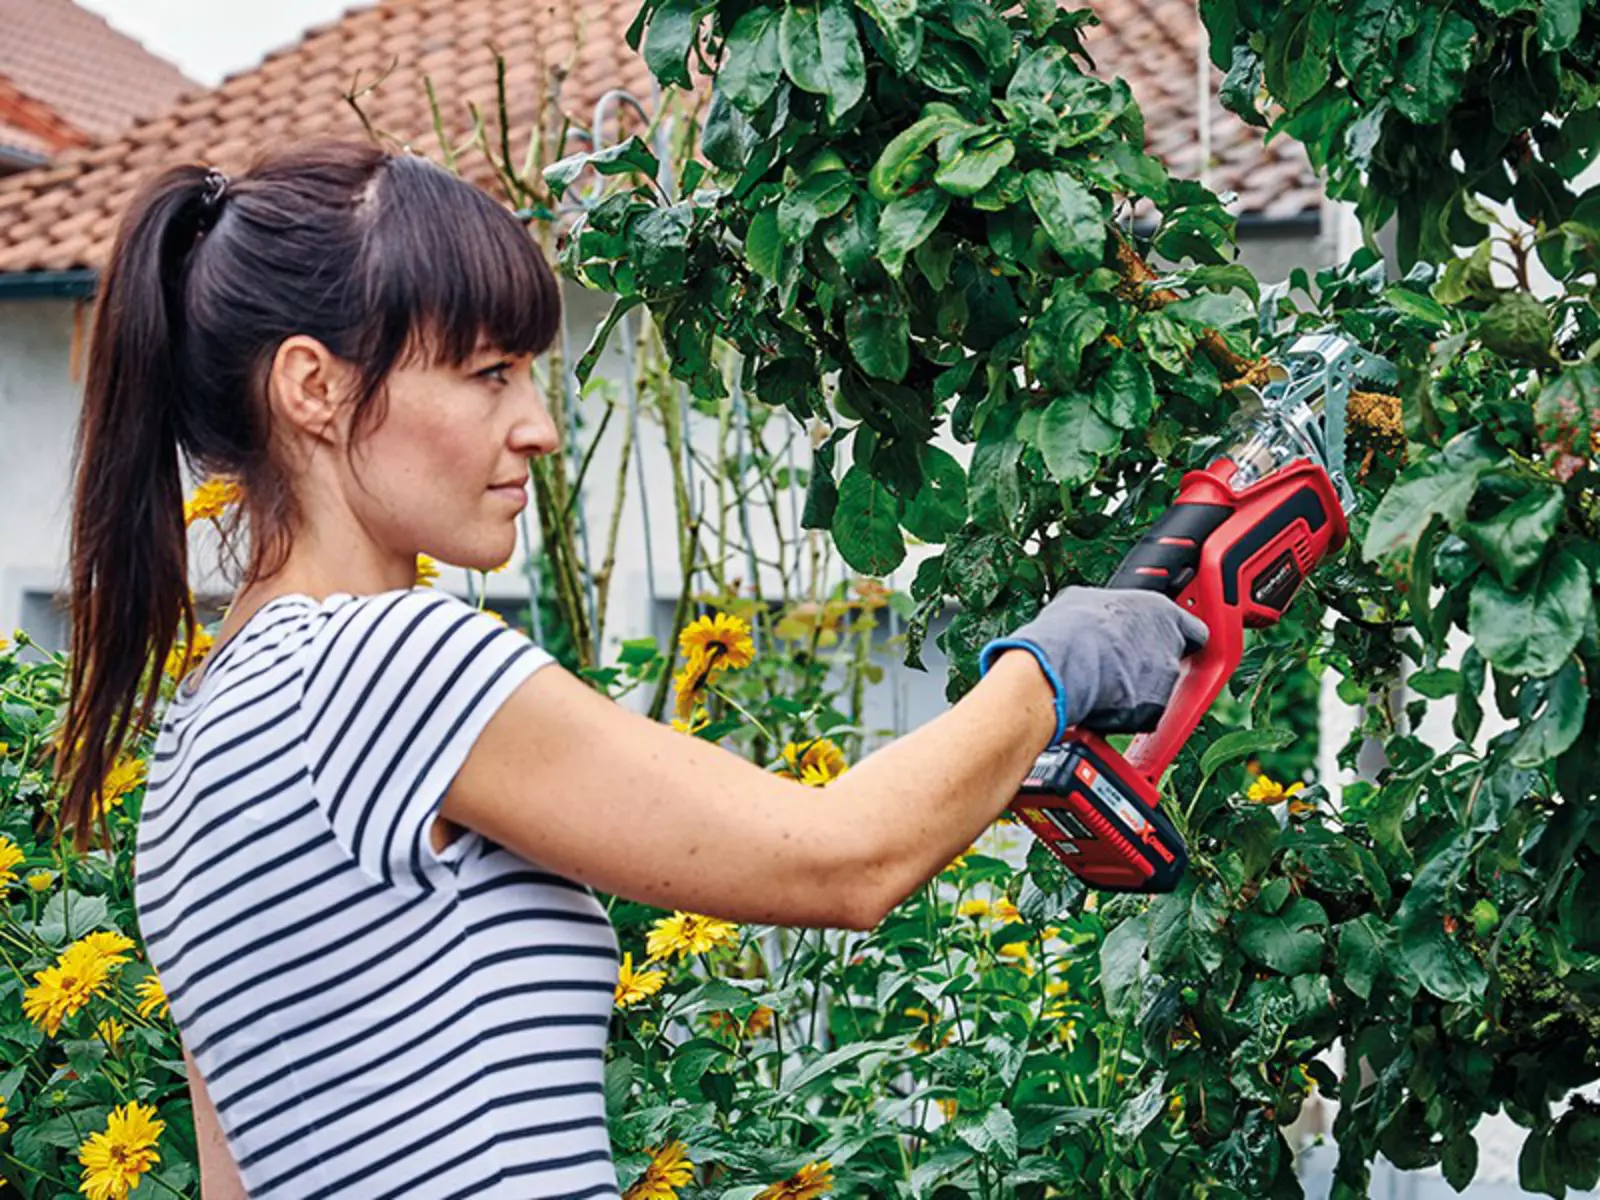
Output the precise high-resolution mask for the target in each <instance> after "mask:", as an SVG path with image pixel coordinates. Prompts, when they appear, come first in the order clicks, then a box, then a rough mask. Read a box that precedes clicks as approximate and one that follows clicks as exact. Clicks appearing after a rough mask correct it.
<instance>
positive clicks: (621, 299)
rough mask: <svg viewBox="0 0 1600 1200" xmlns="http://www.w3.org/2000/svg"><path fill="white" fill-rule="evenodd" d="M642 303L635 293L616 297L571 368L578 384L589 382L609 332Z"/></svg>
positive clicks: (609, 335) (608, 337)
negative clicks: (576, 362)
mask: <svg viewBox="0 0 1600 1200" xmlns="http://www.w3.org/2000/svg"><path fill="white" fill-rule="evenodd" d="M643 303H644V297H643V296H641V295H640V294H639V293H637V292H634V293H631V294H630V295H627V296H618V297H617V299H616V303H614V304H612V306H611V311H610V312H608V313H607V314H606V319H605V320H604V321H601V322H600V326H599V328H598V329H596V330H595V331H594V337H592V338H590V339H589V345H588V348H587V349H585V350H584V352H583V355H582V356H581V357H580V358H579V359H578V364H577V366H575V367H574V368H573V373H574V374H575V375H576V376H577V378H578V383H579V384H584V383H587V382H589V376H590V375H592V374H594V368H595V364H596V363H598V362H599V361H600V355H601V354H602V353H604V351H605V348H606V342H608V341H609V340H610V339H611V331H612V330H613V329H615V328H616V327H617V324H618V323H619V322H620V321H621V320H622V318H623V317H625V316H627V315H628V312H629V310H631V309H634V308H637V307H639V305H641V304H643Z"/></svg>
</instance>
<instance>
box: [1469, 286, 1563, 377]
mask: <svg viewBox="0 0 1600 1200" xmlns="http://www.w3.org/2000/svg"><path fill="white" fill-rule="evenodd" d="M1554 335H1555V334H1554V330H1553V329H1552V327H1551V325H1550V310H1549V309H1547V308H1546V307H1545V306H1544V301H1542V300H1540V299H1538V298H1537V297H1534V296H1530V295H1529V294H1528V293H1527V292H1507V293H1506V294H1505V295H1503V296H1501V297H1500V298H1499V299H1498V300H1496V301H1495V302H1494V303H1493V304H1492V305H1491V306H1490V307H1489V311H1488V312H1486V313H1484V314H1483V316H1482V318H1481V319H1480V320H1479V321H1478V340H1479V341H1481V342H1482V343H1483V344H1484V345H1485V346H1486V347H1488V348H1489V349H1490V350H1493V351H1494V352H1495V353H1496V354H1502V355H1504V356H1505V357H1507V358H1509V359H1512V360H1513V361H1516V362H1524V363H1528V364H1530V365H1532V366H1539V365H1542V364H1544V363H1547V362H1549V361H1550V360H1551V356H1552V352H1551V349H1550V339H1551V338H1552V337H1554Z"/></svg>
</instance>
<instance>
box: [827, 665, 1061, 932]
mask: <svg viewBox="0 0 1600 1200" xmlns="http://www.w3.org/2000/svg"><path fill="white" fill-rule="evenodd" d="M1055 729H1056V713H1055V701H1054V693H1053V691H1052V690H1051V687H1050V684H1049V682H1048V681H1047V680H1046V679H1045V676H1044V672H1043V671H1041V670H1040V669H1039V664H1038V662H1037V661H1035V659H1034V658H1033V656H1032V655H1031V654H1029V653H1028V652H1027V651H1025V650H1008V651H1006V652H1005V653H1004V654H1002V655H1000V657H999V658H998V659H996V660H995V662H994V665H993V666H992V667H990V669H989V672H988V674H987V675H985V676H984V677H983V678H982V679H980V680H979V681H978V683H977V684H976V685H975V686H974V687H973V688H972V690H971V691H970V692H968V693H967V694H966V695H965V696H963V697H962V698H961V699H960V700H959V701H958V702H957V703H956V704H954V705H952V706H951V707H950V708H949V709H947V710H946V711H945V712H942V713H940V714H939V715H938V716H937V717H935V718H934V719H933V720H932V721H929V722H928V723H927V724H926V725H922V726H919V727H918V728H917V729H914V730H913V731H912V732H910V733H908V734H906V735H905V736H904V737H901V738H897V739H896V740H895V741H893V742H891V743H889V744H888V745H887V746H884V747H883V748H881V749H879V750H877V751H875V752H874V753H872V754H869V755H868V756H867V757H866V758H864V759H862V760H861V762H860V763H858V764H856V765H855V766H854V767H852V768H851V769H850V770H849V771H847V772H846V773H845V774H843V775H841V776H840V777H839V778H838V779H836V780H834V781H833V782H832V783H830V784H829V785H828V791H829V792H830V793H833V794H835V795H836V796H837V797H838V798H839V799H840V800H841V801H842V802H843V807H844V808H845V809H846V811H848V812H851V813H855V814H858V816H857V818H856V819H857V820H858V821H859V822H860V824H859V825H858V826H857V832H858V833H859V834H860V835H861V837H862V839H863V841H864V843H865V844H864V848H863V853H862V858H863V859H864V861H865V863H866V866H865V868H864V870H865V877H864V878H863V879H861V880H860V884H861V886H862V888H863V890H864V891H865V893H866V895H867V896H869V897H870V898H872V901H873V903H872V904H871V906H870V910H869V911H871V912H872V913H873V914H875V915H877V916H880V917H881V916H882V915H883V914H885V913H887V912H888V911H889V910H890V909H892V908H893V907H894V906H895V905H897V904H899V903H900V901H902V900H904V899H905V898H906V897H907V896H909V895H910V894H911V893H912V892H914V891H915V890H916V889H917V888H919V887H920V886H922V884H924V883H926V882H927V881H928V880H929V879H930V878H932V877H933V876H934V875H936V874H938V873H939V872H940V871H941V870H943V869H944V868H945V867H946V866H947V865H949V863H950V861H951V860H952V859H954V858H955V857H956V856H957V855H958V854H960V853H961V852H962V851H963V850H965V849H966V848H967V847H968V846H970V845H971V844H972V842H973V840H974V839H975V838H976V837H977V836H978V835H979V834H980V833H982V832H983V831H984V830H985V829H987V828H988V827H989V825H990V824H991V823H992V822H993V821H994V819H995V817H997V816H998V815H999V814H1000V813H1001V812H1003V811H1004V810H1005V807H1006V805H1007V804H1009V803H1010V802H1011V800H1012V798H1013V797H1014V796H1015V795H1016V794H1017V788H1018V786H1019V785H1020V784H1021V782H1022V780H1023V778H1024V776H1026V775H1027V773H1028V770H1029V768H1031V767H1032V766H1033V762H1034V759H1035V758H1037V757H1038V755H1039V753H1040V752H1041V751H1042V750H1044V748H1045V747H1046V746H1047V745H1049V742H1050V738H1051V736H1052V735H1053V734H1054V733H1055Z"/></svg>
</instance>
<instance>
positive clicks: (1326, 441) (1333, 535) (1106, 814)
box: [1010, 333, 1394, 892]
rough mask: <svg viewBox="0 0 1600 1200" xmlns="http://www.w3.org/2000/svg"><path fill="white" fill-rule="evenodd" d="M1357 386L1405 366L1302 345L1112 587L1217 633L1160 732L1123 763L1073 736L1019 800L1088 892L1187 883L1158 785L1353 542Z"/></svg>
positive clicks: (1312, 339) (1191, 476) (1091, 737)
mask: <svg viewBox="0 0 1600 1200" xmlns="http://www.w3.org/2000/svg"><path fill="white" fill-rule="evenodd" d="M1358 379H1361V380H1368V381H1371V382H1374V383H1377V384H1380V385H1382V384H1387V383H1392V382H1393V380H1394V368H1393V366H1392V365H1391V364H1390V363H1388V362H1387V361H1386V360H1384V359H1382V358H1379V357H1378V356H1376V355H1373V354H1369V353H1368V352H1367V351H1365V350H1363V349H1361V348H1360V347H1358V346H1356V345H1354V344H1352V343H1351V342H1349V341H1348V340H1346V339H1345V338H1343V337H1340V336H1338V335H1337V334H1330V333H1321V334H1313V335H1307V336H1303V337H1301V338H1299V339H1298V340H1296V341H1295V342H1294V344H1293V345H1292V346H1291V347H1290V348H1289V351H1288V353H1287V355H1286V356H1285V359H1284V362H1283V364H1282V365H1277V364H1275V365H1274V368H1273V370H1272V377H1271V379H1270V382H1269V383H1268V384H1267V385H1266V387H1264V388H1262V389H1261V390H1259V391H1257V390H1255V389H1249V390H1248V391H1247V393H1246V395H1245V397H1244V403H1243V406H1242V407H1241V410H1240V414H1239V419H1238V420H1237V422H1236V428H1237V431H1238V434H1239V436H1238V437H1237V438H1236V439H1235V441H1234V444H1233V446H1232V447H1231V448H1229V449H1227V450H1225V451H1223V452H1222V453H1220V454H1218V455H1217V457H1216V458H1214V459H1212V460H1211V462H1210V464H1209V465H1207V466H1206V467H1205V469H1204V470H1198V471H1190V472H1189V473H1188V474H1186V475H1185V476H1184V477H1183V479H1182V481H1181V482H1180V484H1179V487H1178V497H1177V499H1176V500H1175V501H1174V502H1173V505H1172V507H1171V508H1170V509H1169V510H1168V511H1167V512H1166V513H1165V514H1164V515H1163V516H1162V517H1161V519H1160V520H1159V521H1157V522H1156V523H1155V525H1154V526H1153V527H1152V528H1151V529H1150V531H1149V532H1148V533H1146V534H1145V536H1144V537H1143V538H1142V539H1141V540H1140V542H1139V544H1138V545H1137V546H1135V547H1134V548H1133V550H1132V552H1130V553H1129V555H1128V557H1127V558H1126V559H1124V560H1123V562H1122V565H1121V566H1120V567H1118V568H1117V572H1116V574H1115V575H1113V576H1112V577H1111V580H1110V582H1109V583H1108V585H1107V586H1109V587H1119V588H1142V589H1146V590H1152V591H1159V592H1164V593H1165V594H1166V595H1167V596H1169V597H1171V598H1172V599H1173V600H1175V601H1176V602H1177V603H1179V604H1181V605H1184V606H1185V607H1186V608H1188V609H1189V610H1190V611H1191V612H1193V613H1194V614H1195V615H1196V616H1198V617H1199V618H1200V619H1201V620H1202V621H1204V622H1205V623H1206V626H1207V627H1208V628H1209V629H1210V631H1211V636H1210V639H1209V640H1208V641H1207V642H1206V645H1205V648H1204V649H1203V650H1201V651H1199V652H1198V653H1196V654H1194V655H1191V656H1190V657H1189V658H1186V659H1185V660H1184V662H1183V668H1182V672H1181V674H1180V675H1179V678H1178V683H1177V685H1176V687H1175V688H1174V689H1173V692H1172V698H1171V699H1170V700H1169V701H1168V703H1167V707H1166V710H1165V711H1164V712H1163V713H1162V716H1161V719H1160V722H1159V723H1158V724H1157V725H1156V727H1155V728H1154V729H1153V730H1151V731H1149V732H1147V733H1141V734H1139V735H1138V736H1136V737H1135V738H1134V739H1133V741H1132V742H1131V743H1130V744H1129V746H1128V749H1127V752H1126V753H1124V754H1119V753H1118V752H1117V751H1116V750H1115V749H1113V748H1112V747H1111V745H1110V744H1109V743H1107V742H1106V740H1105V739H1104V738H1102V737H1100V736H1099V735H1098V734H1096V733H1094V732H1092V731H1090V730H1088V729H1085V728H1082V727H1079V728H1075V729H1071V730H1068V731H1067V733H1066V735H1065V736H1064V737H1063V739H1062V740H1061V741H1060V742H1059V743H1057V744H1056V745H1054V746H1052V747H1051V748H1050V749H1048V750H1046V751H1045V752H1044V753H1043V754H1041V755H1040V756H1039V757H1038V759H1037V760H1036V761H1035V762H1034V765H1033V769H1032V770H1031V771H1029V772H1028V777H1027V779H1026V780H1024V781H1023V785H1022V790H1021V791H1020V792H1019V793H1018V795H1017V797H1016V799H1015V800H1013V801H1012V802H1011V805H1010V808H1011V811H1013V812H1014V813H1016V815H1017V816H1018V817H1019V818H1020V819H1021V820H1022V822H1023V823H1024V824H1026V825H1027V826H1028V828H1029V829H1030V830H1032V831H1033V833H1034V834H1035V835H1036V836H1037V837H1038V838H1039V839H1040V840H1041V841H1043V842H1044V844H1045V847H1046V848H1047V849H1048V850H1049V851H1050V852H1051V853H1052V854H1054V855H1055V856H1056V858H1058V859H1060V860H1061V861H1062V862H1063V863H1064V864H1066V866H1067V867H1068V869H1069V870H1071V871H1072V872H1073V873H1074V874H1075V875H1077V876H1078V877H1079V878H1081V879H1082V880H1083V881H1084V882H1085V883H1087V884H1089V885H1090V886H1091V887H1097V888H1102V889H1105V890H1107V891H1117V892H1168V891H1171V890H1172V889H1173V888H1174V887H1176V886H1177V883H1178V880H1179V878H1181V877H1182V875H1183V871H1184V867H1185V866H1186V865H1187V864H1188V854H1187V852H1186V851H1185V849H1184V845H1183V839H1182V838H1181V837H1180V836H1179V835H1178V831H1177V829H1176V828H1174V827H1173V824H1172V822H1171V821H1170V820H1168V819H1167V817H1166V815H1165V814H1164V813H1162V811H1161V809H1160V793H1159V792H1158V790H1157V788H1158V785H1159V783H1160V781H1161V777H1162V775H1163V774H1165V772H1166V770H1167V768H1168V767H1169V766H1171V765H1172V761H1173V760H1174V759H1175V758H1176V757H1177V756H1178V751H1179V750H1181V749H1182V748H1183V744H1184V743H1185V742H1186V741H1187V740H1188V739H1189V735H1190V734H1192V733H1193V732H1194V731H1195V728H1196V727H1197V726H1198V725H1199V724H1200V718H1201V717H1203V716H1204V715H1205V713H1206V710H1207V709H1209V708H1210V707H1211V705H1212V702H1213V701H1215V700H1216V698H1217V696H1218V694H1219V693H1221V691H1222V688H1223V686H1224V685H1225V684H1226V683H1227V682H1228V679H1229V677H1230V676H1232V674H1233V672H1234V670H1235V669H1236V668H1237V667H1238V666H1239V659H1240V656H1241V655H1242V654H1243V652H1244V631H1245V629H1246V628H1247V627H1249V628H1260V627H1262V626H1267V625H1273V624H1276V623H1277V621H1278V619H1279V618H1280V617H1282V616H1283V613H1284V610H1285V609H1286V608H1288V606H1289V602H1290V600H1292V599H1293V598H1294V594H1295V592H1296V590H1297V589H1298V588H1299V586H1300V582H1301V580H1303V579H1304V578H1305V577H1306V576H1307V575H1308V574H1310V572H1311V571H1312V570H1313V569H1315V567H1316V566H1317V564H1318V563H1320V562H1321V561H1322V560H1323V559H1324V558H1327V557H1328V556H1329V555H1331V554H1333V553H1334V552H1336V551H1337V550H1338V549H1339V548H1340V547H1341V546H1343V545H1344V542H1345V538H1346V537H1347V535H1348V532H1349V526H1348V524H1347V521H1346V518H1347V516H1348V514H1349V513H1350V512H1351V511H1352V510H1353V509H1354V507H1355V497H1354V493H1353V492H1352V491H1351V490H1350V487H1349V484H1348V483H1347V482H1346V480H1345V477H1344V433H1345V405H1346V401H1347V399H1348V397H1349V394H1350V390H1351V387H1352V384H1353V383H1354V382H1355V381H1356V380H1358ZM1068 682H1069V684H1070V680H1069V681H1068Z"/></svg>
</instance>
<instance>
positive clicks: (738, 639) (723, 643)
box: [678, 612, 756, 675]
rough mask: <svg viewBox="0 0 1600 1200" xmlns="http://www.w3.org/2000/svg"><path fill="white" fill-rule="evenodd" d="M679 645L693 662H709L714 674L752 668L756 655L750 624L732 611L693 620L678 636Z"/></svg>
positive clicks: (685, 656) (702, 663)
mask: <svg viewBox="0 0 1600 1200" xmlns="http://www.w3.org/2000/svg"><path fill="white" fill-rule="evenodd" d="M678 647H679V649H680V650H682V651H683V656H684V658H686V659H688V660H689V661H690V662H695V663H699V664H700V665H701V666H707V665H709V666H710V668H711V672H712V674H713V675H715V674H717V673H719V672H721V671H725V670H739V669H740V668H742V667H748V666H749V665H750V664H751V663H752V662H753V661H755V656H756V646H755V642H754V640H752V638H751V636H750V626H749V625H747V624H745V622H744V620H743V618H741V617H736V616H733V615H732V614H730V613H720V612H719V613H716V614H715V615H713V616H709V617H699V618H697V619H695V620H694V621H691V622H690V623H689V624H688V625H686V626H685V627H684V629H683V632H682V633H680V634H679V635H678Z"/></svg>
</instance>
